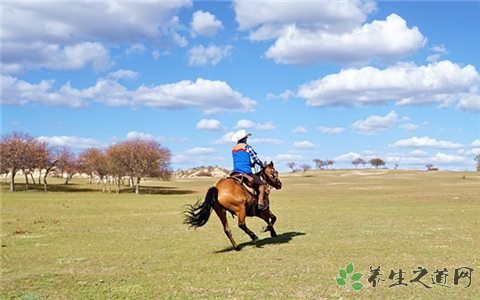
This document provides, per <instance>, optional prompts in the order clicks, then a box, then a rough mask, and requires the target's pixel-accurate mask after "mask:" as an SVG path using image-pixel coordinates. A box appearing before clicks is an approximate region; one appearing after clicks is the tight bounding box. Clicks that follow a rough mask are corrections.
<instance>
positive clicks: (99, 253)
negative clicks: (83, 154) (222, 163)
mask: <svg viewBox="0 0 480 300" xmlns="http://www.w3.org/2000/svg"><path fill="white" fill-rule="evenodd" d="M282 180H283V185H284V189H282V190H281V191H273V192H272V196H271V200H272V210H273V211H274V213H275V214H276V215H277V217H278V221H277V224H276V229H277V232H278V233H279V236H278V237H277V238H270V237H269V235H268V234H267V233H261V232H260V229H261V227H263V226H264V223H263V222H262V221H261V220H259V219H252V218H249V219H247V225H248V226H249V227H250V228H251V229H252V230H254V231H255V232H256V233H257V234H258V235H259V237H260V242H258V243H257V244H256V245H255V244H253V243H251V242H250V241H249V238H248V236H247V235H246V234H244V233H243V232H242V231H241V230H240V229H238V227H237V226H236V219H232V218H231V217H230V216H229V217H228V219H229V222H230V224H231V225H234V226H232V229H233V234H234V237H235V238H236V240H237V242H238V243H239V244H240V245H241V246H242V249H241V251H233V250H232V249H231V246H230V243H229V241H228V239H227V238H226V237H225V235H224V233H223V230H222V227H221V224H220V221H219V220H218V218H217V216H216V215H215V214H212V217H211V219H210V221H209V222H208V223H207V225H206V226H205V227H203V228H200V229H198V230H189V229H187V227H186V226H185V225H183V224H182V214H181V211H182V210H183V208H182V206H183V205H185V204H187V203H193V202H195V201H196V198H197V196H198V197H203V195H204V193H205V191H206V190H207V188H208V187H209V186H210V185H211V184H212V183H214V181H215V179H211V178H210V179H194V180H184V181H171V182H160V181H147V182H144V183H143V184H144V185H145V186H149V188H144V189H143V192H144V193H145V194H143V195H138V196H137V195H134V194H131V193H127V192H124V193H121V194H114V193H111V194H108V193H101V187H100V186H97V185H87V184H85V182H84V181H83V180H80V179H77V180H74V181H73V184H72V185H69V186H68V187H65V186H62V185H60V184H59V185H57V186H56V187H55V188H54V191H53V192H48V193H44V192H40V191H19V192H15V193H9V192H8V184H3V185H2V194H1V202H2V211H1V225H2V227H1V244H2V248H1V258H2V265H1V272H2V274H1V292H0V297H1V298H2V299H10V298H20V299H44V298H48V299H114V298H120V299H122V298H127V299H151V298H157V299H165V298H167V299H168V298H171V299H185V298H237V299H242V298H252V297H254V298H271V299H278V298H307V299H322V298H327V299H339V298H343V299H350V298H360V299H372V298H373V299H393V298H396V299H475V298H476V299H479V298H480V296H479V295H480V251H479V249H480V238H479V237H480V217H479V215H480V173H463V172H462V173H460V172H421V171H393V170H390V171H387V170H337V171H316V172H307V173H296V174H293V175H292V174H288V175H285V176H283V177H282ZM21 187H22V186H21V185H19V188H21ZM349 263H353V264H354V268H355V271H354V272H360V273H362V274H363V277H362V278H361V279H360V281H361V282H362V283H363V285H364V288H363V289H361V290H360V291H355V290H353V289H352V288H350V287H344V286H339V285H338V284H337V283H336V281H335V279H336V278H337V277H339V270H340V269H341V268H345V267H346V266H347V264H349ZM370 266H374V267H378V266H380V267H381V274H382V279H385V281H382V282H380V284H379V286H377V287H375V288H373V287H372V286H371V284H370V283H369V282H368V281H367V278H368V276H369V274H370ZM418 267H424V268H426V269H427V270H428V272H429V273H428V274H427V275H426V276H425V277H423V278H422V281H423V282H425V283H427V284H428V285H429V286H432V284H431V282H432V278H431V275H432V274H433V272H435V271H436V270H437V269H443V268H447V269H448V275H449V276H448V277H447V284H448V285H449V286H450V288H447V287H441V286H438V285H433V286H432V288H431V289H427V288H425V287H423V286H422V285H421V284H419V283H410V282H409V281H410V280H411V279H413V278H414V277H415V276H414V274H413V273H412V272H413V271H416V270H417V268H418ZM459 267H470V268H472V269H474V271H473V273H472V283H471V286H470V287H468V288H465V287H464V285H465V284H467V283H468V280H467V278H463V279H461V280H460V282H459V284H458V285H454V283H453V277H454V269H455V268H459ZM398 269H402V270H403V271H404V272H405V281H404V282H405V283H407V284H408V286H397V287H392V288H389V287H388V286H389V285H390V284H393V283H395V280H390V279H388V276H389V274H390V272H391V270H396V271H397V272H398Z"/></svg>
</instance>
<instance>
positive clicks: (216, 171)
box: [173, 166, 230, 179]
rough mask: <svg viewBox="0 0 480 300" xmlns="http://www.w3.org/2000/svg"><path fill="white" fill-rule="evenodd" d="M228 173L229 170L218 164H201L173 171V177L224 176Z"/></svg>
mask: <svg viewBox="0 0 480 300" xmlns="http://www.w3.org/2000/svg"><path fill="white" fill-rule="evenodd" d="M229 174H230V170H227V169H224V168H221V167H218V166H207V167H205V166H201V167H195V168H192V169H187V170H177V171H175V172H174V173H173V177H175V178H177V179H180V178H197V177H224V176H228V175H229Z"/></svg>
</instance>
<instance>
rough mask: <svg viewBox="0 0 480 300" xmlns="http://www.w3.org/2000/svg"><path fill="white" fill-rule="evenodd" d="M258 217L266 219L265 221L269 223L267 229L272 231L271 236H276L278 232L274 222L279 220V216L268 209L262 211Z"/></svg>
mask: <svg viewBox="0 0 480 300" xmlns="http://www.w3.org/2000/svg"><path fill="white" fill-rule="evenodd" d="M258 217H259V218H261V219H262V220H264V221H265V223H267V227H265V231H270V236H271V237H276V236H277V232H276V231H275V228H273V224H275V222H276V221H277V217H276V216H275V215H274V214H272V212H271V211H270V209H268V210H266V211H262V212H261V213H260V214H259V215H258Z"/></svg>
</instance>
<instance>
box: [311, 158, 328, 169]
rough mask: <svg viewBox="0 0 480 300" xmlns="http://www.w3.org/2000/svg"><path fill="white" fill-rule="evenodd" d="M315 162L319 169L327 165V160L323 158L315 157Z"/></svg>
mask: <svg viewBox="0 0 480 300" xmlns="http://www.w3.org/2000/svg"><path fill="white" fill-rule="evenodd" d="M313 162H314V163H315V167H316V168H317V169H323V167H324V166H325V162H324V161H323V160H321V159H318V158H315V159H314V160H313Z"/></svg>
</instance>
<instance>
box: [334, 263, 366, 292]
mask: <svg viewBox="0 0 480 300" xmlns="http://www.w3.org/2000/svg"><path fill="white" fill-rule="evenodd" d="M353 271H354V267H353V263H350V264H348V266H347V267H346V268H345V269H340V270H339V271H338V274H339V275H340V277H337V278H336V282H337V284H338V285H339V286H347V285H349V286H351V287H352V289H354V290H355V291H359V290H361V289H362V288H363V284H362V283H361V282H359V280H360V279H361V278H362V276H363V274H362V273H354V274H352V273H353ZM349 274H352V275H351V276H348V277H349V278H347V275H349Z"/></svg>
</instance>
